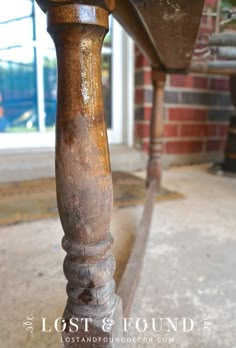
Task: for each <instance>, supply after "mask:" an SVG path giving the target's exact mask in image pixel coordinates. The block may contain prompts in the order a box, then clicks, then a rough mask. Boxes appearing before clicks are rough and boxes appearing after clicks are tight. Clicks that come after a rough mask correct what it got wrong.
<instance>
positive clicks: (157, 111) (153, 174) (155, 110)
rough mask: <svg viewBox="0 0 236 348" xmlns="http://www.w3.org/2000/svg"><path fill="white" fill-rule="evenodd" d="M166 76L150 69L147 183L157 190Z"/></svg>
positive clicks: (159, 177) (158, 185) (159, 179)
mask: <svg viewBox="0 0 236 348" xmlns="http://www.w3.org/2000/svg"><path fill="white" fill-rule="evenodd" d="M165 81H166V74H165V73H164V72H161V71H159V70H156V69H155V68H152V84H153V106H152V115H151V123H150V145H149V160H148V165H147V183H148V184H149V183H150V182H151V181H152V180H156V182H157V189H159V187H160V184H161V156H162V148H163V133H164V87H165Z"/></svg>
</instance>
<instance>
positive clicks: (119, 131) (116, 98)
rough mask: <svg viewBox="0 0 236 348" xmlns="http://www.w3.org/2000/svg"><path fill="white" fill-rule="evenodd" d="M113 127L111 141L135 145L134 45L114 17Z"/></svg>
mask: <svg viewBox="0 0 236 348" xmlns="http://www.w3.org/2000/svg"><path fill="white" fill-rule="evenodd" d="M112 42H113V47H112V128H111V129H108V130H107V133H108V141H109V143H110V144H127V145H129V146H132V145H133V123H134V120H133V117H134V53H133V52H134V45H133V41H132V40H131V39H130V37H129V36H128V35H127V34H126V33H125V31H124V30H123V29H122V27H121V26H120V25H119V23H118V22H117V21H116V20H114V19H113V31H112Z"/></svg>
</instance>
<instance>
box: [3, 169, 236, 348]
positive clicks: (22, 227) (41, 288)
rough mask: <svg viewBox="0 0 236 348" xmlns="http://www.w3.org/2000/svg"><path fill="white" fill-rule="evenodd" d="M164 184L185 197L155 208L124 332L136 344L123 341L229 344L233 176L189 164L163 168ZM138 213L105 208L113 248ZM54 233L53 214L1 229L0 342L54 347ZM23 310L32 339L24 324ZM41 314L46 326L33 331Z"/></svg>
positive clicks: (232, 327) (234, 263)
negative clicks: (44, 330)
mask: <svg viewBox="0 0 236 348" xmlns="http://www.w3.org/2000/svg"><path fill="white" fill-rule="evenodd" d="M137 175H141V176H143V175H144V173H143V172H137ZM163 186H164V187H166V188H168V189H171V190H175V191H178V192H180V193H183V194H184V195H185V196H186V198H184V199H181V200H175V201H167V202H162V203H160V204H156V206H155V211H154V217H153V222H152V227H151V231H150V236H149V241H148V245H147V250H146V255H145V259H144V264H143V269H142V273H141V279H140V282H139V285H138V288H137V292H136V295H135V298H134V302H133V307H132V310H131V313H130V318H133V319H131V320H130V323H131V325H130V328H128V333H127V337H131V339H138V338H140V341H141V342H140V343H127V344H124V345H122V346H123V347H157V348H163V347H170V348H171V347H173V348H176V347H181V348H185V347H189V348H235V347H236V256H235V255H236V179H234V178H230V177H219V176H213V175H211V174H208V172H207V166H206V165H204V166H189V167H179V168H172V169H169V170H167V171H165V172H164V175H163ZM141 213H142V207H141V206H137V207H129V208H123V209H115V210H114V214H113V222H112V233H113V234H114V237H115V246H114V249H115V250H116V253H121V252H122V249H124V245H126V244H128V242H129V240H130V239H132V237H133V234H134V233H135V228H136V226H137V224H138V221H139V218H140V216H141ZM62 236H63V232H62V228H61V226H60V222H59V219H47V220H41V221H36V222H31V223H24V224H19V225H14V226H8V227H2V228H1V229H0V273H1V274H0V276H1V299H0V306H1V307H0V308H1V312H2V316H1V317H2V318H1V333H0V347H1V348H13V347H14V348H23V347H24V348H27V347H32V348H44V347H45V348H46V347H50V348H54V347H55V348H56V347H60V334H58V333H57V332H55V330H54V328H53V322H54V320H55V319H56V318H58V317H60V316H61V315H62V313H63V308H64V305H65V301H66V294H65V286H66V281H65V279H64V276H63V273H62V263H63V259H64V255H65V254H64V252H63V251H62V249H61V247H60V243H61V238H62ZM122 243H123V244H122ZM31 312H32V313H33V317H34V319H33V326H34V337H31V335H30V334H29V333H28V332H26V331H25V328H24V327H23V322H24V320H25V318H26V317H27V316H28V315H30V314H31ZM42 317H44V318H47V321H46V322H47V325H48V326H47V328H48V327H49V326H51V327H52V332H50V333H42V332H41V331H40V330H41V329H42V324H41V318H42ZM139 318H142V319H143V320H144V321H141V320H139ZM151 318H156V330H157V331H158V328H159V320H158V318H169V319H170V320H172V322H173V323H175V318H178V327H177V330H175V327H172V326H170V327H169V330H168V326H166V325H163V328H162V330H161V332H160V333H156V332H154V331H153V329H152V327H151ZM184 318H188V320H187V321H186V323H187V326H186V328H184V327H183V325H182V324H183V322H184V320H185V319H184ZM190 319H191V320H190ZM145 320H146V322H147V328H146V330H145V331H144V332H143V333H141V332H139V331H143V330H144V329H145ZM137 323H138V326H137V327H138V329H139V331H138V329H137V327H135V325H137ZM190 324H191V325H193V327H192V329H191V327H190ZM184 329H186V331H189V332H184ZM190 329H191V330H190ZM168 331H169V332H168ZM147 340H148V341H149V342H150V343H149V344H148V343H145V342H146V341H147Z"/></svg>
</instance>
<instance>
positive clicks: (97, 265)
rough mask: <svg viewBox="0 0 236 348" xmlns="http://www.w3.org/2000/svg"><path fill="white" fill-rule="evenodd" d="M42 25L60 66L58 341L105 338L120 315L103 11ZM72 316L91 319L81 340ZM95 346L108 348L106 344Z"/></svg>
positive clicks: (57, 13)
mask: <svg viewBox="0 0 236 348" xmlns="http://www.w3.org/2000/svg"><path fill="white" fill-rule="evenodd" d="M47 19H48V31H49V33H50V35H51V36H52V38H53V40H54V43H55V46H56V52H57V62H58V104H57V124H56V188H57V202H58V210H59V215H60V219H61V223H62V226H63V229H64V232H65V236H64V238H63V241H62V246H63V248H64V250H65V251H66V253H67V255H66V258H65V261H64V273H65V276H66V278H67V280H68V285H67V294H68V301H67V305H66V308H65V312H64V315H63V318H64V319H65V320H66V322H67V329H66V331H65V332H64V333H63V339H64V341H66V340H67V339H68V340H69V339H71V338H72V337H74V336H82V337H83V336H86V335H88V336H89V337H93V336H95V337H99V336H101V337H104V336H108V337H111V336H112V335H113V334H114V330H116V335H117V330H118V328H117V327H116V328H115V329H114V330H112V331H111V332H109V333H106V332H103V331H102V322H103V319H104V318H108V319H109V320H113V319H114V318H115V317H116V315H117V313H119V317H121V315H122V314H121V313H120V311H121V301H120V299H119V298H118V297H117V296H116V295H115V282H114V280H113V275H114V271H115V260H114V257H113V255H112V254H111V245H112V242H113V240H112V236H111V234H110V222H111V214H112V204H113V188H112V177H111V170H110V161H109V153H108V144H107V132H106V126H105V121H104V106H103V95H102V79H101V48H102V43H103V39H104V36H105V34H106V32H107V29H108V11H106V10H105V9H104V8H102V7H97V6H90V5H87V4H83V5H80V4H64V5H63V6H53V7H49V8H48V10H47ZM71 318H77V319H78V318H92V319H93V323H92V324H91V329H90V332H88V333H87V334H86V333H85V332H84V330H82V328H81V330H79V332H76V333H72V332H70V329H71V325H70V323H69V321H70V319H71ZM65 346H66V347H67V346H68V347H78V346H80V345H79V344H76V343H74V345H71V344H70V345H67V344H66V343H65ZM83 346H84V347H91V344H89V343H88V344H86V343H85V344H84V345H83ZM97 346H98V347H113V345H112V343H111V342H108V343H104V342H102V343H101V344H98V345H97Z"/></svg>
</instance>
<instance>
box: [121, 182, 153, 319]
mask: <svg viewBox="0 0 236 348" xmlns="http://www.w3.org/2000/svg"><path fill="white" fill-rule="evenodd" d="M157 190H158V186H157V181H156V180H155V179H154V180H151V181H150V182H149V186H148V190H147V198H146V203H145V206H144V210H143V213H142V217H141V220H140V223H139V226H138V228H137V231H136V236H135V242H134V245H133V248H132V251H131V253H130V256H129V259H128V262H127V265H126V268H125V272H124V274H123V276H122V279H121V282H120V284H119V287H118V289H117V294H118V295H119V296H120V297H121V298H122V299H123V313H124V318H128V317H129V315H130V309H131V306H132V302H133V299H134V295H135V290H136V287H137V285H138V281H139V278H140V273H141V270H142V266H143V259H144V255H145V250H146V245H147V241H148V236H149V230H150V224H151V220H152V214H153V209H154V205H155V202H156V194H157Z"/></svg>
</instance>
